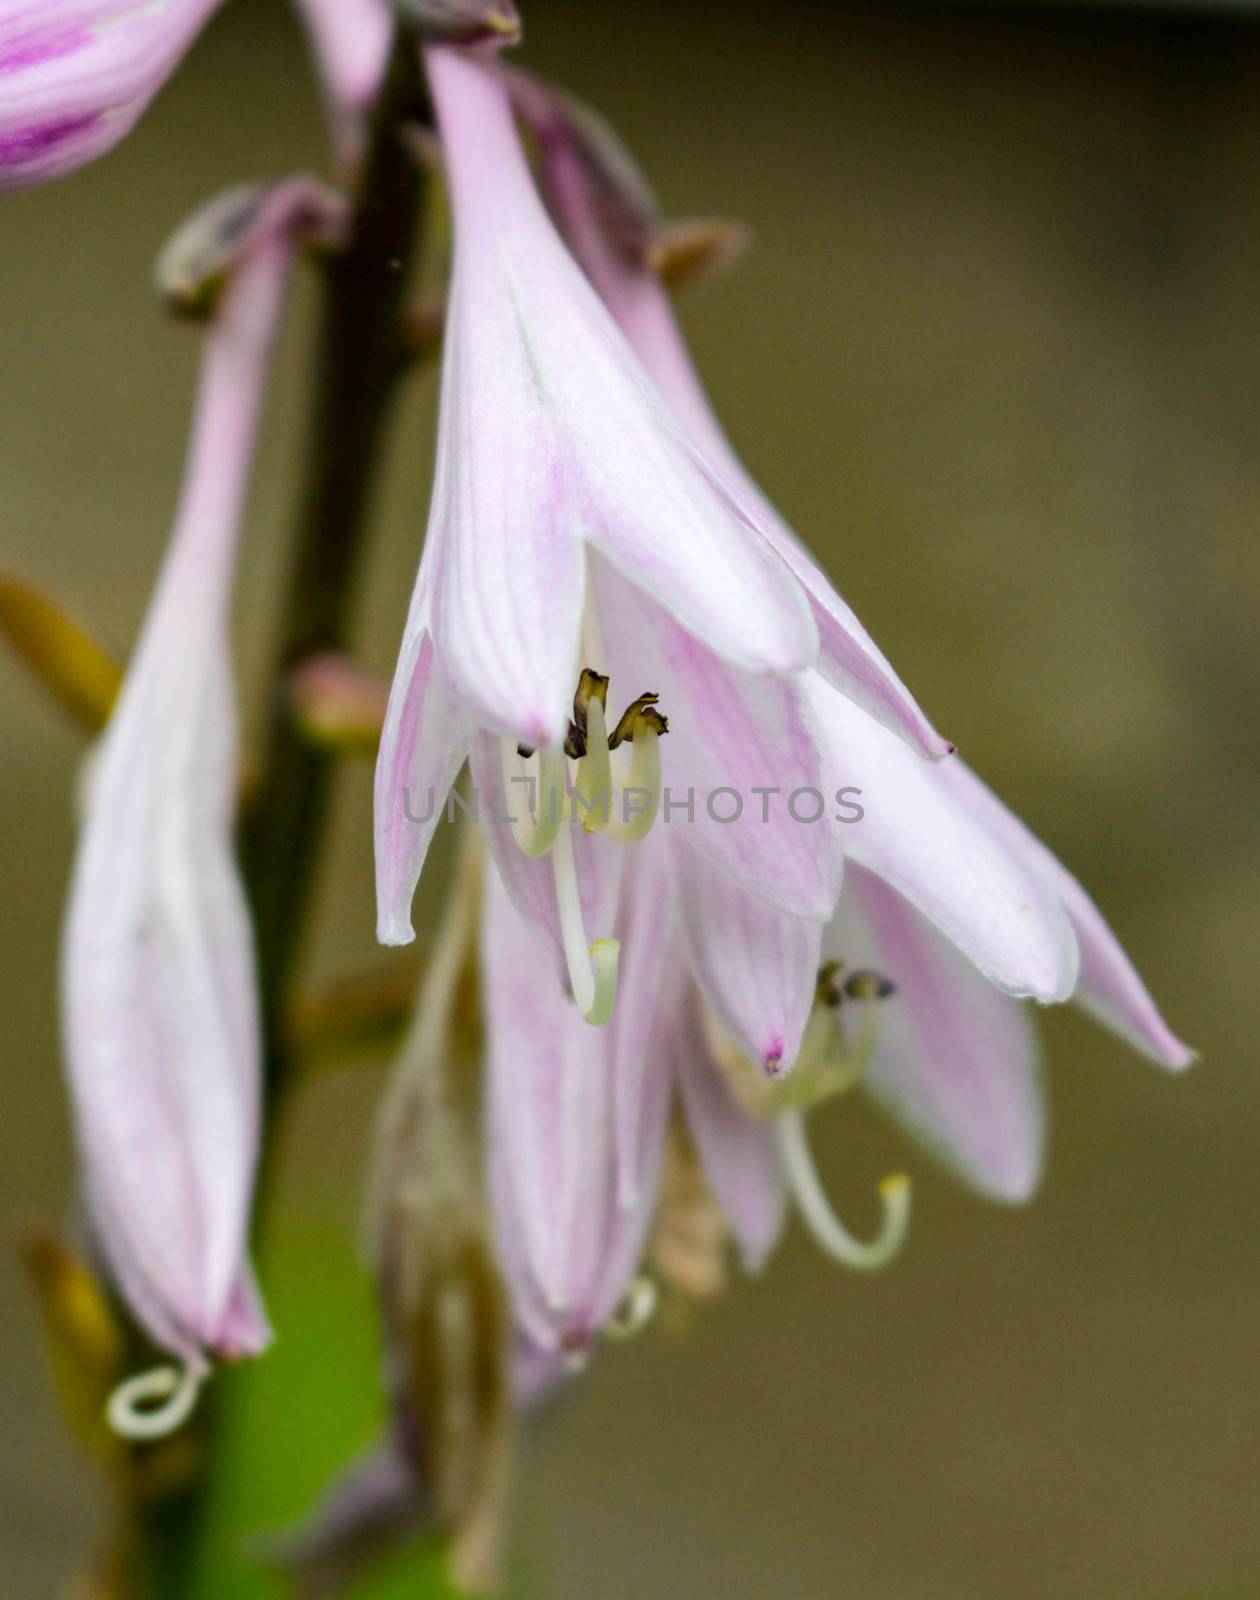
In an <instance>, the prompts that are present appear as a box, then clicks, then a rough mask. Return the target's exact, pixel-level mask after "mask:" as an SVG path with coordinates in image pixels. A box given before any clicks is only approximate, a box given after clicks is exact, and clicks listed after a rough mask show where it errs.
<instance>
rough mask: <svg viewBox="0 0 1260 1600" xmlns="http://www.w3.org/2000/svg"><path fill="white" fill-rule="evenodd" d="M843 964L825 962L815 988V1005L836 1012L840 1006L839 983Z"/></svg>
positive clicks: (820, 968)
mask: <svg viewBox="0 0 1260 1600" xmlns="http://www.w3.org/2000/svg"><path fill="white" fill-rule="evenodd" d="M842 966H843V962H840V961H824V962H823V964H822V966H821V967H819V969H818V982H817V984H816V985H815V987H814V1004H815V1005H819V1006H826V1007H827V1008H828V1010H830V1011H834V1010H835V1009H836V1008H837V1007H838V1006H839V1004H840V999H841V994H840V985H839V983H838V981H837V979H838V978H839V975H840V971H841V968H842Z"/></svg>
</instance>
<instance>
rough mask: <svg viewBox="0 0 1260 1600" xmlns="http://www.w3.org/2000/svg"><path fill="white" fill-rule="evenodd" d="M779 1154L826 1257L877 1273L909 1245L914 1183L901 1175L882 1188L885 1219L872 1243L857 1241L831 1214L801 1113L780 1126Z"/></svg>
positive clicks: (787, 1117)
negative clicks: (907, 1240) (911, 1194)
mask: <svg viewBox="0 0 1260 1600" xmlns="http://www.w3.org/2000/svg"><path fill="white" fill-rule="evenodd" d="M775 1133H776V1135H777V1138H778V1143H779V1154H780V1156H781V1158H782V1161H783V1170H784V1173H785V1175H786V1177H787V1182H788V1187H789V1189H790V1190H791V1193H792V1198H793V1199H794V1200H795V1202H796V1207H797V1210H798V1211H799V1212H800V1214H801V1219H802V1221H803V1222H804V1223H805V1226H806V1227H807V1228H808V1229H809V1231H810V1233H811V1234H813V1236H814V1239H815V1241H816V1242H817V1244H818V1245H819V1246H820V1248H821V1249H822V1250H824V1251H825V1252H826V1253H827V1255H829V1256H831V1257H832V1258H833V1259H834V1260H836V1261H839V1262H840V1263H841V1264H842V1265H843V1266H846V1267H851V1268H852V1269H853V1270H854V1271H855V1272H878V1271H879V1269H880V1268H881V1267H886V1266H887V1265H888V1264H889V1262H891V1261H892V1260H893V1258H894V1257H895V1256H896V1255H897V1253H898V1251H899V1250H900V1249H901V1247H902V1245H903V1244H904V1243H905V1238H906V1232H907V1230H908V1228H909V1226H910V1180H909V1178H907V1177H906V1176H905V1175H904V1174H902V1173H896V1174H894V1175H893V1176H891V1177H888V1178H885V1179H884V1181H883V1182H882V1183H881V1184H880V1186H879V1192H880V1198H881V1199H882V1201H883V1204H884V1217H883V1221H882V1223H881V1224H880V1229H879V1232H878V1233H877V1234H876V1235H875V1237H874V1238H873V1239H870V1240H867V1241H863V1240H861V1239H855V1238H854V1237H853V1235H852V1234H851V1233H850V1232H849V1230H848V1229H847V1228H846V1227H845V1225H844V1224H843V1223H842V1222H841V1221H840V1218H839V1217H838V1216H837V1215H836V1214H835V1212H834V1211H833V1210H832V1208H831V1202H830V1201H829V1200H828V1199H827V1194H826V1191H825V1190H824V1189H823V1186H822V1183H821V1182H820V1180H819V1177H818V1170H817V1168H816V1167H815V1166H814V1158H813V1156H812V1155H811V1154H810V1150H809V1142H808V1140H807V1139H806V1136H805V1118H804V1114H803V1113H802V1112H800V1111H784V1112H783V1113H782V1115H781V1116H780V1117H779V1118H778V1120H777V1121H776V1123H775Z"/></svg>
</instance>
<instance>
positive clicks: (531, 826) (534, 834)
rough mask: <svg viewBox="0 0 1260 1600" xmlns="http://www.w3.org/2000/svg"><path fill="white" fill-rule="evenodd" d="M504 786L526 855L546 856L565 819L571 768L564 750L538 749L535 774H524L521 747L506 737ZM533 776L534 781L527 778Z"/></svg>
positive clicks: (515, 835)
mask: <svg viewBox="0 0 1260 1600" xmlns="http://www.w3.org/2000/svg"><path fill="white" fill-rule="evenodd" d="M501 748H502V755H503V789H504V793H505V794H506V797H507V815H508V817H509V819H510V826H511V829H512V837H513V838H514V839H515V840H516V842H517V844H518V845H519V846H520V847H521V849H522V850H523V851H524V853H525V854H526V855H527V856H545V855H546V854H547V852H548V851H549V850H550V849H551V848H552V846H553V845H554V844H555V842H556V839H557V838H558V837H559V834H560V832H561V828H562V826H563V823H564V817H565V806H566V803H567V799H566V795H565V784H566V779H567V777H568V768H567V767H566V765H565V759H564V751H563V750H539V751H537V752H536V754H537V757H538V771H537V774H536V775H533V774H524V773H522V772H521V771H520V770H519V767H518V766H517V761H516V757H517V756H518V755H519V753H520V752H519V751H514V750H513V748H512V746H511V745H510V744H508V743H507V742H506V740H505V741H504V743H503V745H502V747H501ZM527 776H533V777H534V781H533V782H532V783H527V782H525V781H524V779H525V778H526V777H527Z"/></svg>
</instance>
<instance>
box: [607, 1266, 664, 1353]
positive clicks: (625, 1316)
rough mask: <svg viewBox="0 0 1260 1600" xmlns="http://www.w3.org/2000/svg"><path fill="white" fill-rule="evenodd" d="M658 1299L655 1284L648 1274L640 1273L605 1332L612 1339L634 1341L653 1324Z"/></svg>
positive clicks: (623, 1297)
mask: <svg viewBox="0 0 1260 1600" xmlns="http://www.w3.org/2000/svg"><path fill="white" fill-rule="evenodd" d="M658 1298H659V1297H658V1295H657V1291H656V1285H655V1283H653V1281H652V1279H651V1278H649V1277H648V1276H647V1275H646V1273H640V1274H639V1276H638V1277H637V1278H635V1280H634V1281H633V1283H631V1285H630V1287H629V1288H628V1289H627V1290H626V1292H625V1294H624V1295H623V1296H622V1297H621V1303H620V1304H619V1305H618V1307H617V1309H616V1310H615V1311H614V1312H613V1314H612V1316H611V1317H609V1319H608V1321H607V1322H606V1323H605V1324H604V1332H605V1333H606V1334H607V1335H608V1337H609V1338H610V1339H633V1338H634V1336H635V1334H636V1333H642V1331H643V1330H644V1328H646V1327H647V1325H648V1323H649V1322H651V1320H652V1318H653V1316H654V1315H655V1313H656V1306H657V1300H658Z"/></svg>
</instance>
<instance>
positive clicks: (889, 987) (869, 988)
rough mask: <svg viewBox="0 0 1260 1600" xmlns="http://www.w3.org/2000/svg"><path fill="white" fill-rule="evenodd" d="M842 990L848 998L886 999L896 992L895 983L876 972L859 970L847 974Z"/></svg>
mask: <svg viewBox="0 0 1260 1600" xmlns="http://www.w3.org/2000/svg"><path fill="white" fill-rule="evenodd" d="M844 992H845V994H846V995H847V996H848V997H849V999H850V1000H887V999H888V998H889V997H890V996H891V995H894V994H896V992H897V985H896V984H895V983H893V981H892V980H891V978H885V977H883V976H882V975H881V974H880V973H878V972H868V971H860V972H854V973H851V974H850V975H849V978H848V979H847V981H846V983H845V985H844Z"/></svg>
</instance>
